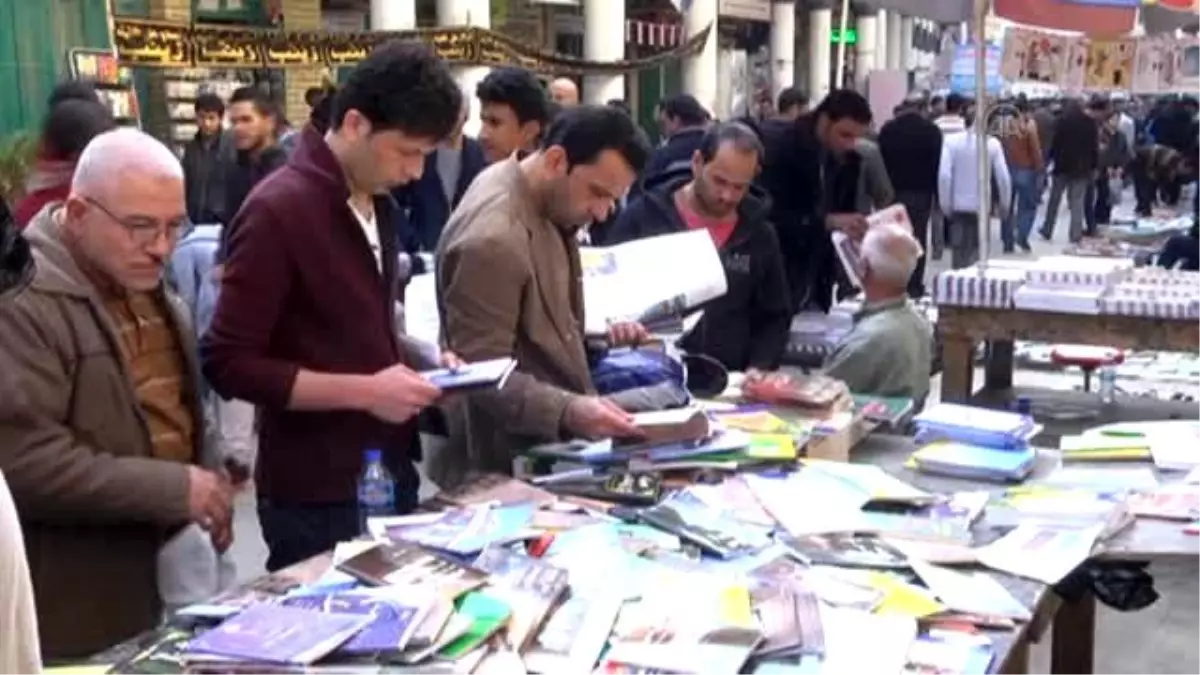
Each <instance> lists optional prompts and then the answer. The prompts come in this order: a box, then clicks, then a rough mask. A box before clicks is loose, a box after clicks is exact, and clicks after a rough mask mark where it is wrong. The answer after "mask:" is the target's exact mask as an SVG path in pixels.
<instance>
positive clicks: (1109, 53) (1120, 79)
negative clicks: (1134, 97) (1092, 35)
mask: <svg viewBox="0 0 1200 675" xmlns="http://www.w3.org/2000/svg"><path fill="white" fill-rule="evenodd" d="M1087 47H1088V51H1087V75H1086V76H1085V77H1084V81H1083V86H1084V87H1085V88H1087V89H1129V87H1130V85H1131V83H1132V79H1133V77H1132V76H1133V64H1134V61H1135V56H1136V50H1137V42H1136V41H1134V40H1132V39H1123V40H1090V41H1088V43H1087Z"/></svg>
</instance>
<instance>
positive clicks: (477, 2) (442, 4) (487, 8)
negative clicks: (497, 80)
mask: <svg viewBox="0 0 1200 675" xmlns="http://www.w3.org/2000/svg"><path fill="white" fill-rule="evenodd" d="M437 20H438V25H439V26H478V27H480V28H490V27H491V25H492V7H491V3H490V2H489V1H488V0H438V3H437ZM621 34H622V35H624V31H623V30H622V31H621ZM490 70H491V69H490V68H488V67H487V66H459V67H456V68H455V69H454V77H455V79H456V80H458V86H460V87H462V92H463V97H464V98H465V99H466V100H467V101H468V102H469V104H470V106H471V112H470V113H469V114H468V115H467V124H466V126H464V127H463V129H464V131H465V133H466V134H467V135H469V136H475V135H477V134H478V133H479V126H480V122H479V108H480V107H479V99H477V98H475V87H476V86H478V84H479V81H480V80H482V79H483V78H484V77H487V74H488V72H490Z"/></svg>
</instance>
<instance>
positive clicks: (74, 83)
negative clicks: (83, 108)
mask: <svg viewBox="0 0 1200 675" xmlns="http://www.w3.org/2000/svg"><path fill="white" fill-rule="evenodd" d="M99 100H100V97H99V96H98V95H97V94H96V84H95V83H94V82H92V81H91V80H64V81H62V82H59V83H58V84H56V85H54V89H52V90H51V91H50V96H49V97H48V98H47V99H46V107H47V108H53V107H54V106H56V105H58V104H59V103H62V102H63V101H99Z"/></svg>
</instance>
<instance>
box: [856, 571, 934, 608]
mask: <svg viewBox="0 0 1200 675" xmlns="http://www.w3.org/2000/svg"><path fill="white" fill-rule="evenodd" d="M867 579H868V581H869V583H870V584H871V587H872V588H874V589H875V590H877V591H880V592H882V593H883V599H882V600H881V601H880V602H879V604H878V605H876V606H875V613H876V614H884V615H893V616H895V615H899V616H911V617H913V618H914V619H921V618H924V617H927V616H933V615H934V614H940V613H942V612H944V611H946V606H945V605H943V604H942V603H940V602H938V600H937V598H936V597H935V596H934V595H933V593H932V592H931V591H928V590H926V589H924V588H921V587H920V586H914V585H912V584H909V583H905V582H904V581H901V580H900V579H898V578H896V577H894V576H892V575H890V574H885V573H883V572H870V573H868V575H867Z"/></svg>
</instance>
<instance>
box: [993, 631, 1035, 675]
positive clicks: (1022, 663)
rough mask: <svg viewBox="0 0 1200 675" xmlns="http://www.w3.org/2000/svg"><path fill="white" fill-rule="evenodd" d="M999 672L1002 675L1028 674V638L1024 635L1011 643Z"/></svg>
mask: <svg viewBox="0 0 1200 675" xmlns="http://www.w3.org/2000/svg"><path fill="white" fill-rule="evenodd" d="M1003 666H1004V667H1003V668H1002V669H1001V670H1000V672H1001V673H1004V675H1025V673H1028V672H1029V636H1028V635H1026V636H1024V637H1022V638H1021V639H1020V640H1017V641H1016V642H1015V643H1013V646H1012V649H1011V650H1010V651H1009V652H1008V658H1006V659H1005V660H1004V664H1003Z"/></svg>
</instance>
